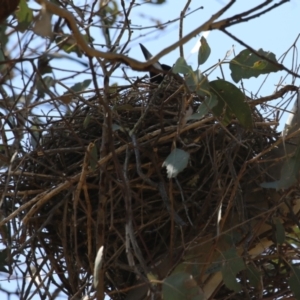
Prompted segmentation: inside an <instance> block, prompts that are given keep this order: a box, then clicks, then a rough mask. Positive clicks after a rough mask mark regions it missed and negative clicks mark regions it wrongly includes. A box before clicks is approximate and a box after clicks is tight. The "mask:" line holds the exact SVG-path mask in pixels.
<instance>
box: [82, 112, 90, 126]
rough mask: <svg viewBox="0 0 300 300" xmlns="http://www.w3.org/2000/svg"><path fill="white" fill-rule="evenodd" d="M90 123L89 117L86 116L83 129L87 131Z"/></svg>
mask: <svg viewBox="0 0 300 300" xmlns="http://www.w3.org/2000/svg"><path fill="white" fill-rule="evenodd" d="M90 121H91V115H86V117H85V118H84V121H83V129H87V127H88V126H89V124H90Z"/></svg>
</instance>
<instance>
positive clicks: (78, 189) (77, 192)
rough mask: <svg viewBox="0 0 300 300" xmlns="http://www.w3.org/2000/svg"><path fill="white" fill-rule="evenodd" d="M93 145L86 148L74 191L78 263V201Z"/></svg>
mask: <svg viewBox="0 0 300 300" xmlns="http://www.w3.org/2000/svg"><path fill="white" fill-rule="evenodd" d="M93 147H95V145H94V144H93V143H90V144H89V146H88V148H87V150H86V152H85V155H84V159H83V164H82V169H81V174H80V178H79V180H78V183H77V187H76V189H75V191H74V197H73V199H72V202H73V213H74V251H75V256H76V260H77V262H78V263H80V259H79V255H78V243H77V205H78V202H79V198H80V193H81V190H82V187H83V185H84V183H85V178H86V176H87V173H88V162H89V160H90V155H91V149H92V148H93Z"/></svg>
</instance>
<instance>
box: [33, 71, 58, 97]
mask: <svg viewBox="0 0 300 300" xmlns="http://www.w3.org/2000/svg"><path fill="white" fill-rule="evenodd" d="M53 84H54V79H53V77H51V76H45V77H43V78H40V77H39V79H38V81H37V85H36V88H37V90H38V92H39V96H40V97H43V96H44V94H45V93H48V90H49V88H50V87H52V86H53Z"/></svg>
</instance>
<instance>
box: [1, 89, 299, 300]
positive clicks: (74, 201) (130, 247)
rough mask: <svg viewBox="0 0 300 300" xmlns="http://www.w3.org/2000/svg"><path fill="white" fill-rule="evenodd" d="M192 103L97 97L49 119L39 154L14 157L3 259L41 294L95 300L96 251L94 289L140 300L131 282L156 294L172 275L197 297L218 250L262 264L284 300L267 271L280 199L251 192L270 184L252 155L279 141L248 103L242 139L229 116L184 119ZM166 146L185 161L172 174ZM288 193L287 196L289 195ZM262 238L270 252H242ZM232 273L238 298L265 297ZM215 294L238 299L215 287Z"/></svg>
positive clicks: (272, 290) (272, 286)
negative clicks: (8, 253)
mask: <svg viewBox="0 0 300 300" xmlns="http://www.w3.org/2000/svg"><path fill="white" fill-rule="evenodd" d="M99 97H101V98H102V99H104V100H101V101H104V102H106V103H108V106H109V108H110V113H109V114H108V113H107V111H105V109H104V108H103V105H102V103H103V102H101V101H99V99H100V98H99ZM249 101H250V100H249ZM187 103H188V105H187ZM199 104H200V102H199V99H198V98H197V97H191V95H188V94H184V92H183V89H182V90H178V86H177V87H175V86H172V84H171V86H169V87H168V88H166V87H161V86H160V87H158V88H157V87H156V88H155V87H149V86H147V85H145V84H139V85H137V86H133V87H130V88H129V87H116V88H114V89H112V90H110V91H106V92H104V91H102V90H101V91H99V93H98V95H97V96H95V97H93V98H92V99H89V100H83V99H80V100H78V104H77V107H76V109H74V111H73V112H72V113H71V114H69V115H66V116H64V117H62V118H61V119H60V120H59V121H49V123H48V124H46V125H45V126H44V128H43V129H42V130H41V132H40V133H41V134H40V137H39V143H38V144H37V146H36V148H35V149H34V150H33V151H31V152H29V153H26V154H25V155H22V156H19V157H18V158H16V159H15V161H14V163H13V165H12V168H11V170H10V174H9V178H10V184H9V186H8V187H7V191H6V195H7V196H6V202H9V203H13V204H12V207H13V213H14V216H15V217H16V218H17V219H18V220H22V222H20V223H15V224H17V225H16V227H14V231H15V232H14V234H15V235H14V246H13V254H12V256H13V257H14V256H16V255H19V254H21V253H24V251H27V252H26V253H27V254H26V263H25V264H26V265H27V268H26V270H25V271H24V274H26V275H29V276H31V278H36V277H38V276H40V277H39V278H40V280H39V281H37V280H31V285H36V286H37V287H39V289H37V290H39V291H37V292H38V293H42V292H41V290H43V289H41V287H47V286H48V285H50V284H51V285H54V286H56V287H57V292H63V293H65V294H66V295H68V296H69V297H71V298H72V299H80V297H82V296H83V295H87V294H89V295H92V294H93V291H94V287H93V285H92V278H93V272H94V261H95V257H96V255H97V250H98V249H99V247H101V246H104V247H103V249H104V251H103V257H102V268H101V269H99V271H97V273H98V276H99V280H98V286H97V289H98V290H100V291H102V292H103V293H106V294H107V295H109V296H110V297H111V298H112V299H124V298H125V297H126V295H127V297H128V298H127V299H144V298H146V296H145V295H144V296H142V297H141V298H138V297H137V296H136V295H135V296H131V298H130V295H131V293H133V292H134V291H136V289H135V288H134V287H135V286H146V287H147V289H150V291H152V292H153V293H156V295H159V292H160V290H161V285H159V284H158V285H151V284H150V285H149V282H150V281H151V278H152V279H153V278H155V280H156V283H157V282H159V281H160V280H163V279H164V278H166V277H168V276H170V275H171V274H172V273H173V271H174V270H175V271H176V270H177V269H178V268H179V269H181V270H182V269H184V272H186V273H190V274H193V276H194V278H196V282H197V286H198V287H200V288H199V290H198V291H197V293H202V292H203V290H205V288H206V287H207V285H206V282H207V281H208V280H209V278H212V277H213V276H214V275H215V274H217V273H218V272H220V268H221V267H220V264H218V263H220V258H219V256H220V253H225V252H226V251H233V250H234V251H236V253H237V254H236V255H237V257H239V258H241V259H242V260H243V261H244V263H245V265H247V266H249V265H251V266H252V267H253V268H255V266H258V264H259V262H260V263H261V265H263V266H264V267H265V268H266V269H265V270H264V271H260V278H262V282H263V286H264V287H265V286H268V287H269V288H268V291H267V294H268V295H275V294H278V293H279V294H280V293H281V295H283V294H284V291H286V290H287V286H288V284H287V282H286V280H284V281H280V278H281V277H284V278H285V277H286V273H284V272H281V271H280V270H279V269H278V271H275V270H274V268H275V267H273V268H271V269H272V272H271V271H270V261H272V258H270V257H272V255H273V256H274V255H275V254H276V253H277V250H278V248H277V246H276V245H278V244H277V243H276V238H275V237H274V234H276V228H277V227H276V226H277V225H276V224H277V223H276V222H275V221H273V219H272V218H273V217H274V219H275V216H276V218H277V219H278V218H279V216H280V220H281V221H280V222H279V223H280V224H283V223H285V222H291V221H290V219H288V218H287V214H281V213H280V207H281V206H280V203H282V201H283V200H282V199H286V197H285V196H286V193H285V192H282V193H276V197H277V198H276V200H275V198H274V197H273V196H272V197H270V196H269V194H267V190H266V189H262V188H260V183H262V182H264V181H266V180H268V178H269V177H268V176H269V175H268V174H267V172H266V171H265V170H264V156H263V155H261V156H260V154H261V153H264V151H265V152H266V149H271V147H272V145H273V143H274V142H275V141H276V140H277V134H276V132H275V131H274V129H273V127H272V126H270V125H269V124H268V122H266V120H264V119H263V118H262V116H261V115H260V114H259V113H258V111H257V110H256V108H255V107H253V108H252V118H253V124H254V129H253V130H251V131H249V130H246V129H244V128H243V127H242V126H241V125H240V124H239V122H238V121H237V120H236V119H235V118H234V117H233V118H232V121H231V124H229V125H227V126H224V125H222V122H220V120H218V119H216V118H215V117H214V116H213V115H211V114H208V115H206V116H204V117H203V118H202V119H200V120H189V121H188V120H187V118H186V115H187V111H188V110H189V109H190V108H189V109H188V108H187V107H188V106H190V107H192V108H193V109H195V108H197V107H198V105H199ZM175 148H176V149H181V150H183V151H185V152H186V153H189V155H190V158H189V162H188V164H187V166H186V167H185V168H184V170H182V171H181V172H180V173H179V174H178V175H177V176H176V177H175V178H169V177H168V174H167V171H166V168H165V166H163V164H164V162H165V160H166V158H167V157H168V156H169V155H170V153H171V152H172V150H174V149H175ZM247 191H248V193H247ZM296 194H297V191H294V190H293V191H289V194H288V197H289V199H294V198H295V195H296ZM251 195H252V196H251ZM275 201H277V202H276V203H275ZM289 213H290V212H289ZM274 222H275V223H274ZM274 224H275V225H276V226H274ZM266 226H267V229H266ZM274 232H275V233H274ZM266 238H267V239H268V241H271V244H268V248H267V251H268V252H267V253H265V255H264V256H253V255H252V256H249V251H250V250H251V249H256V248H257V246H258V245H259V244H261V243H263V242H262V240H264V239H266ZM274 241H275V242H274ZM221 245H224V246H221ZM263 247H266V246H263ZM285 247H286V250H284V251H283V250H282V251H283V252H284V253H288V252H289V251H290V247H289V246H288V245H286V246H285ZM236 249H239V250H236ZM241 249H242V250H241ZM261 252H263V251H261ZM226 253H227V252H226ZM224 255H225V254H224ZM286 255H288V254H286ZM187 262H189V264H188V263H187ZM191 262H192V263H191ZM273 264H274V265H275V264H277V262H275V261H274V260H273ZM197 265H199V266H201V267H199V268H197V267H195V266H197ZM221 265H222V264H221ZM274 265H273V266H274ZM278 265H279V264H278ZM32 266H35V269H34V270H35V271H32ZM192 266H193V267H192ZM266 266H269V267H266ZM193 268H194V269H195V268H196V269H197V270H196V271H195V270H194V269H193ZM280 268H283V266H281V267H280ZM241 270H242V269H241ZM194 271H195V272H194ZM150 274H152V275H151V276H152V277H151V276H150ZM234 275H236V276H237V278H239V279H238V282H240V283H242V284H243V289H242V291H241V292H240V293H242V294H245V293H247V294H248V296H249V298H251V299H258V298H257V297H258V295H259V293H262V291H260V290H259V289H258V288H255V287H253V283H252V281H249V280H248V277H247V276H246V275H245V273H243V271H239V272H236V274H234ZM202 288H203V289H202ZM262 290H264V288H263V287H262ZM43 291H44V292H43V293H45V290H43ZM47 293H49V292H47ZM212 294H213V295H214V297H215V299H225V298H230V299H233V298H231V297H234V296H233V295H236V293H235V292H232V290H230V289H229V288H228V285H222V284H218V285H217V286H216V287H215V288H214V292H213V293H212ZM133 295H134V294H133ZM49 297H50V296H49ZM156 297H159V296H156Z"/></svg>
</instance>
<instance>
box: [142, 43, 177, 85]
mask: <svg viewBox="0 0 300 300" xmlns="http://www.w3.org/2000/svg"><path fill="white" fill-rule="evenodd" d="M140 47H141V49H142V52H143V54H144V57H145V59H146V60H148V59H150V58H151V57H152V56H153V55H152V54H151V53H150V52H149V51H148V50H147V48H146V47H145V46H143V45H142V44H140ZM153 67H154V68H156V69H158V70H162V71H165V72H167V71H170V70H171V69H172V67H170V66H168V65H165V64H161V63H159V62H156V63H154V64H153ZM149 75H150V82H152V83H156V84H160V83H161V82H162V81H163V80H164V77H165V74H164V73H158V72H151V71H150V72H149Z"/></svg>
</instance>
